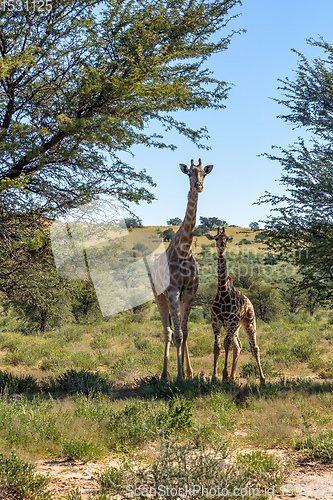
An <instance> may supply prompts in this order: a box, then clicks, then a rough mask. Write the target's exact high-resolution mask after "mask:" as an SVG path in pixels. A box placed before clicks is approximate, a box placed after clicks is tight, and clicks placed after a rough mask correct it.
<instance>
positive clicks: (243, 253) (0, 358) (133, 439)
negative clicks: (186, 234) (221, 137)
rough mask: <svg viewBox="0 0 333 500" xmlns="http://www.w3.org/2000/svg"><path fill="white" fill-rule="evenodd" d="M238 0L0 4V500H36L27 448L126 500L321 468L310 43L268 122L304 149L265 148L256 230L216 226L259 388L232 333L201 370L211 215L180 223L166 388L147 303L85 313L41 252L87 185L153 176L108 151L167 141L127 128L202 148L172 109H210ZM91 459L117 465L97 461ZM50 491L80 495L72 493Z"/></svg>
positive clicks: (320, 198) (252, 485) (323, 370)
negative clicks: (280, 119)
mask: <svg viewBox="0 0 333 500" xmlns="http://www.w3.org/2000/svg"><path fill="white" fill-rule="evenodd" d="M239 3H240V2H239V1H238V0H226V1H223V2H220V1H217V0H216V1H213V2H211V1H207V2H197V1H185V0H179V1H177V2H176V3H175V2H172V1H170V2H160V1H159V2H157V1H152V2H141V1H139V0H138V1H133V2H132V1H127V0H125V1H123V2H119V1H117V2H115V1H113V0H110V1H107V2H98V1H96V2H95V1H91V2H86V1H84V2H82V1H81V0H74V1H73V0H64V1H61V2H56V1H55V2H53V4H52V9H51V10H50V9H47V10H45V11H43V12H39V13H38V15H37V14H36V13H35V12H33V11H29V10H17V11H15V10H11V9H7V10H6V8H4V9H2V10H1V11H0V54H1V66H0V80H1V89H0V127H1V128H0V158H1V168H0V294H1V295H0V304H1V311H0V314H1V316H0V390H1V393H0V431H1V432H0V446H1V454H0V486H1V490H0V495H2V493H3V494H4V495H5V498H8V499H9V498H13V499H14V498H31V499H36V500H37V499H47V498H51V496H52V494H51V489H50V487H51V486H52V484H51V485H50V482H51V478H49V477H47V476H45V475H43V474H40V473H39V472H38V470H37V469H36V467H35V465H32V464H33V463H37V461H38V459H44V460H46V459H48V460H50V459H52V460H72V461H74V460H77V461H79V460H80V461H88V460H98V461H99V462H98V463H99V464H100V472H99V473H97V474H95V480H96V482H97V484H98V489H96V492H95V493H91V495H90V499H92V498H95V499H99V500H106V499H109V498H111V497H113V496H115V495H118V498H119V497H120V498H125V497H126V494H127V493H128V489H127V487H128V485H133V486H134V487H135V488H136V489H137V491H139V495H137V496H139V497H141V498H147V496H149V491H150V490H149V489H151V488H152V489H153V490H154V488H155V489H156V488H158V486H159V485H161V484H162V485H163V484H164V485H165V486H169V487H170V488H171V487H172V488H176V489H177V488H178V489H179V488H183V489H184V488H186V487H190V486H191V485H193V484H200V485H202V487H203V488H205V489H206V490H207V489H208V490H209V491H210V489H212V488H215V487H216V485H219V486H220V487H221V488H222V489H223V491H222V492H221V494H220V497H223V498H231V497H234V496H237V495H236V494H235V488H237V489H238V491H239V490H242V488H243V489H244V491H245V494H249V495H250V494H251V495H253V496H254V495H255V496H256V497H257V498H260V497H263V498H264V497H267V489H269V488H276V489H279V488H281V487H283V486H284V485H285V483H287V482H288V479H289V476H290V474H291V473H292V469H293V463H292V460H291V458H290V457H292V456H293V454H294V453H301V454H302V456H304V457H308V458H309V459H312V460H316V461H321V462H323V463H331V462H332V460H333V437H332V429H333V410H332V389H333V356H332V347H331V344H332V340H333V312H332V309H331V308H332V244H331V240H332V182H331V181H332V149H331V139H332V137H331V135H332V103H333V100H332V81H333V77H332V70H331V65H332V53H333V48H332V47H331V46H330V45H329V44H327V43H325V42H324V41H320V42H312V43H314V44H315V45H317V46H318V47H319V48H321V49H323V50H324V53H325V56H326V59H324V60H322V59H317V60H315V61H314V62H312V63H309V62H308V61H307V60H306V59H305V57H304V56H302V55H299V56H300V60H301V62H300V65H299V68H298V72H297V77H296V80H295V82H290V81H289V80H287V81H285V82H283V91H284V92H285V99H281V103H282V104H284V105H286V106H287V107H289V109H290V110H291V112H290V114H289V115H285V116H284V119H285V120H286V121H289V122H291V123H293V124H294V125H297V126H305V127H307V128H308V130H310V132H311V133H313V134H314V140H313V142H312V143H311V144H312V145H311V147H310V146H309V145H308V144H307V143H306V141H304V140H300V142H299V143H298V144H297V145H294V147H293V148H291V149H289V150H287V149H282V151H281V156H271V158H272V159H274V160H278V161H280V162H281V163H282V165H283V168H284V174H283V177H282V183H284V184H285V185H286V186H287V187H288V190H287V194H286V195H285V196H283V197H277V196H274V195H271V194H267V195H266V196H265V197H264V198H263V199H262V200H261V201H262V202H265V201H270V202H272V203H273V206H274V210H273V215H272V216H271V217H270V218H269V219H268V220H267V221H266V225H265V229H264V230H263V231H258V223H251V225H250V229H248V230H245V229H241V228H237V227H235V226H229V227H228V229H227V232H228V234H229V235H231V236H234V240H233V244H232V245H229V247H228V252H227V260H228V265H229V274H230V275H231V276H232V279H233V281H234V283H235V285H236V286H237V287H238V288H240V289H241V290H242V291H243V292H244V293H245V294H246V295H247V296H248V297H249V298H250V299H251V301H252V302H253V304H254V307H255V310H256V315H257V319H258V343H259V346H260V349H261V357H262V366H263V370H264V372H265V375H266V378H267V383H266V385H264V386H260V387H259V386H258V384H257V382H256V375H257V374H256V366H255V364H254V362H253V360H252V359H251V356H250V352H249V348H248V347H247V344H246V342H243V345H244V346H243V352H242V354H241V359H240V362H239V369H238V378H237V380H236V382H229V383H222V382H221V381H220V380H212V379H211V377H210V375H211V372H212V346H213V338H212V337H213V335H212V331H211V327H210V324H209V323H210V313H209V310H210V305H211V302H212V299H213V297H214V295H215V292H216V251H215V243H214V244H208V243H207V240H206V239H205V238H204V236H203V235H202V234H203V232H204V231H208V230H212V228H213V227H214V226H215V225H216V224H225V221H222V220H220V219H219V218H218V217H201V219H200V227H198V228H197V229H196V233H195V241H194V247H195V253H196V255H197V259H198V262H199V265H200V287H199V290H198V294H197V298H196V302H195V304H194V307H193V310H192V313H191V317H190V322H189V327H190V328H189V329H190V337H189V349H190V355H191V358H192V363H193V368H194V371H195V377H194V378H193V379H192V380H187V381H184V382H175V381H174V375H175V367H176V362H175V353H174V351H173V350H172V351H171V359H170V380H169V381H168V382H166V381H161V380H159V373H160V370H161V364H162V357H163V349H164V345H163V344H164V341H163V337H162V331H161V330H162V329H161V323H160V319H159V316H158V312H157V309H156V306H155V304H154V303H153V302H147V303H145V304H143V305H138V306H136V307H134V308H132V309H131V310H127V311H125V312H122V313H119V314H117V315H114V316H110V317H108V318H103V317H102V314H101V311H100V308H99V304H98V301H97V296H96V291H95V289H94V287H93V283H92V280H91V276H90V275H89V273H88V274H87V279H86V280H80V279H72V280H70V279H68V277H64V276H60V275H59V274H58V273H57V272H56V268H55V264H54V259H53V255H52V251H51V242H50V234H49V232H50V225H51V223H52V221H53V220H54V219H55V218H56V217H57V216H59V215H60V214H64V213H66V212H67V211H68V210H69V209H71V208H73V207H76V206H79V205H82V204H84V203H87V202H89V201H91V200H92V199H94V197H95V196H96V195H98V196H100V195H117V196H118V197H119V199H120V200H121V201H122V202H124V203H126V202H128V201H136V202H139V201H140V200H146V201H150V200H152V195H151V193H150V192H149V190H148V189H146V187H142V183H144V184H145V186H147V185H148V186H149V185H150V186H152V185H153V179H151V178H150V177H149V176H147V175H146V172H144V171H142V172H136V171H135V169H134V168H133V167H131V166H130V165H127V164H125V163H124V162H122V161H121V160H120V158H119V152H122V151H128V150H129V149H130V148H131V146H132V145H134V144H145V145H147V146H155V147H158V148H166V147H170V148H172V149H173V148H175V146H174V145H173V144H171V145H167V144H166V143H165V142H164V139H163V137H162V136H160V135H156V134H152V135H147V134H146V132H145V130H147V125H148V124H149V123H150V122H152V121H153V120H157V121H158V122H159V123H160V124H161V125H162V127H164V129H166V130H169V129H174V130H177V131H178V132H179V133H182V134H184V135H185V136H186V137H187V138H189V139H190V140H192V141H193V142H194V143H195V144H196V145H199V146H201V147H202V146H203V145H204V140H205V139H206V138H207V131H206V129H205V128H203V129H200V130H192V129H191V128H189V127H187V126H186V124H185V123H183V122H180V121H177V120H176V119H175V117H174V112H176V111H179V110H196V109H205V108H214V109H216V110H218V109H221V108H223V106H224V101H225V99H226V97H227V92H228V86H227V85H226V83H225V82H224V81H223V80H221V81H220V80H217V79H215V78H214V77H213V76H212V75H211V73H210V72H209V70H207V69H205V68H204V67H203V66H202V65H203V63H205V61H206V60H207V58H208V57H209V56H210V55H212V54H214V53H216V52H218V51H221V50H225V49H226V48H227V47H228V45H229V42H230V40H231V38H232V35H234V34H235V33H236V31H235V30H230V32H229V33H226V28H227V27H228V23H229V22H230V21H231V19H232V18H233V14H232V7H234V6H235V5H237V4H239ZM4 5H5V7H6V5H7V3H6V2H5V3H4ZM230 11H231V13H230ZM217 33H219V37H217V36H216V34H217ZM221 33H222V34H223V35H221ZM281 206H282V208H281ZM216 215H217V216H218V215H219V214H216ZM169 216H170V217H171V216H173V214H170V215H169ZM179 222H180V221H179V218H177V217H176V218H173V219H172V218H171V219H170V220H169V221H168V224H169V227H168V228H165V227H160V228H150V234H152V233H155V234H156V238H157V235H158V234H160V235H162V236H163V239H164V240H166V242H167V241H169V240H170V238H171V237H172V234H173V231H174V230H175V229H176V228H172V227H170V226H172V225H173V224H172V223H177V224H178V223H179ZM125 223H126V225H127V227H128V228H129V231H130V234H131V237H132V238H133V241H134V243H133V245H132V246H133V248H131V249H130V250H129V251H128V249H127V253H126V252H124V253H123V257H122V258H123V261H122V263H123V264H126V263H127V262H128V260H126V259H128V258H129V255H130V254H131V252H132V250H134V254H135V255H136V256H137V257H138V256H141V257H142V256H145V254H146V251H147V246H146V245H145V244H144V243H142V241H141V242H140V241H139V235H141V236H140V237H142V238H143V236H144V234H145V231H146V230H147V229H146V228H144V227H142V222H141V221H140V220H139V219H138V218H136V217H134V214H129V217H128V219H127V220H126V221H125ZM136 236H137V237H138V239H136V240H135V237H136ZM143 239H144V238H143ZM157 240H158V238H157ZM132 254H133V252H132ZM85 260H86V261H87V258H86V254H85ZM244 449H247V450H250V451H247V452H245V451H244ZM272 449H274V453H272V452H270V450H272ZM277 449H279V450H281V456H280V455H279V453H278V452H277ZM109 456H113V457H114V458H115V460H116V461H117V467H103V460H105V459H106V457H109ZM53 481H56V480H54V479H53ZM249 489H251V493H247V492H248V491H249ZM147 491H148V493H147ZM275 491H276V490H275ZM279 491H280V490H279ZM225 492H227V493H225ZM270 493H274V490H273V491H270ZM245 494H244V495H243V496H245ZM174 496H175V495H174V494H173V492H172V490H171V491H165V492H164V493H163V498H173V497H174ZM202 496H203V495H202V492H201V491H199V492H195V494H194V492H193V491H192V494H191V495H190V497H191V498H202ZM215 497H216V495H215ZM67 498H69V499H71V500H79V499H81V498H82V496H81V493H80V491H79V489H76V490H73V491H71V492H68V495H67Z"/></svg>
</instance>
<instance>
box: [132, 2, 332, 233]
mask: <svg viewBox="0 0 333 500" xmlns="http://www.w3.org/2000/svg"><path fill="white" fill-rule="evenodd" d="M238 10H239V12H241V14H242V15H241V16H240V17H238V18H237V19H235V20H233V21H232V23H231V24H230V25H229V29H231V28H233V29H235V30H237V29H239V28H244V29H246V30H247V32H246V33H245V34H242V35H235V36H234V37H233V39H232V42H231V44H230V46H229V49H228V50H227V51H225V52H222V53H220V54H217V55H215V56H213V57H212V58H211V59H210V60H209V61H208V63H207V66H208V67H209V68H210V69H212V70H213V71H214V75H215V76H216V77H218V78H220V79H223V80H225V81H227V82H229V83H230V84H233V87H232V89H231V91H230V93H229V98H228V99H227V100H226V101H225V104H226V106H227V107H226V109H223V110H218V111H217V110H202V111H196V112H188V113H186V112H183V113H179V114H178V115H176V116H177V117H178V118H180V119H182V120H184V121H186V123H187V124H188V125H190V126H192V127H194V128H196V127H198V128H199V127H201V126H203V125H206V126H207V128H208V131H209V135H210V139H209V141H208V144H209V146H210V147H211V150H210V151H205V150H200V149H198V148H197V147H196V146H194V145H193V144H192V143H191V142H190V141H189V140H187V139H185V138H183V137H182V136H180V135H178V134H175V133H170V134H168V135H166V136H165V137H166V139H169V142H173V143H175V144H176V145H177V146H178V149H177V150H176V151H174V152H171V151H168V150H157V149H153V148H144V147H143V146H140V147H135V148H133V153H134V155H135V156H134V157H133V158H131V157H130V156H129V155H128V156H127V157H123V159H125V160H126V161H128V162H129V163H130V164H131V165H132V166H133V167H134V168H135V169H136V170H140V169H142V168H146V170H147V173H148V174H150V175H151V176H152V177H153V179H154V181H155V182H156V183H157V187H156V188H155V189H154V190H153V192H154V194H155V196H156V198H157V199H156V200H155V201H154V202H153V203H151V204H147V203H143V202H142V203H141V204H140V205H134V204H133V205H131V209H132V210H133V211H134V212H135V213H136V214H137V215H138V216H139V217H140V218H141V219H142V221H143V224H144V225H165V224H166V221H167V220H168V219H170V218H171V217H176V216H177V217H181V218H183V216H184V213H185V210H186V202H187V193H188V190H189V181H188V178H187V176H185V175H184V174H182V173H181V171H180V169H179V163H186V164H189V163H190V160H191V158H194V160H195V162H197V160H198V158H199V157H201V158H202V161H203V163H204V165H207V164H213V165H214V169H213V171H212V173H211V174H210V175H209V176H207V177H206V179H205V185H204V190H203V192H202V193H200V194H199V201H198V212H197V220H198V222H199V216H204V217H219V218H220V219H222V220H226V221H227V222H228V224H235V225H239V226H243V227H247V226H248V225H249V223H250V222H253V221H259V220H261V219H265V217H266V216H267V215H268V214H269V206H267V205H260V206H258V205H254V203H255V202H256V201H257V200H258V198H259V197H260V196H262V195H263V194H264V192H265V191H266V190H267V191H269V192H272V193H275V194H278V193H281V192H282V187H281V186H280V185H279V182H278V179H279V177H280V173H281V166H280V164H279V163H278V162H273V161H270V160H269V159H267V158H265V157H260V156H258V155H260V154H261V153H265V152H268V153H269V152H271V146H272V145H279V146H283V147H287V146H288V144H292V143H293V142H295V140H297V137H298V136H300V135H303V134H304V131H303V130H301V129H298V130H293V129H292V127H291V125H290V124H287V123H285V122H283V120H281V119H278V118H277V115H279V114H281V113H283V112H284V109H283V107H282V106H281V105H278V104H277V103H276V102H275V101H274V100H273V99H272V98H278V97H281V92H280V91H279V90H278V86H279V83H278V79H279V78H280V79H284V78H285V77H287V76H289V77H290V78H293V72H294V71H295V70H296V69H297V61H298V57H297V55H296V54H295V53H294V52H292V51H291V49H292V48H294V49H296V50H297V51H299V52H301V53H303V54H304V55H305V56H306V57H307V58H308V59H312V58H314V57H318V56H319V57H320V56H324V54H323V52H321V51H320V50H319V49H316V48H313V47H311V46H310V45H308V44H307V43H306V39H307V38H311V37H312V38H314V39H319V37H320V36H322V37H323V38H324V39H325V40H326V41H327V42H329V43H333V32H332V21H333V2H332V1H331V0H317V1H316V2H315V3H314V2H313V1H310V0H244V2H243V5H242V6H241V7H240V8H239V9H238ZM235 12H236V11H235ZM152 130H153V128H152Z"/></svg>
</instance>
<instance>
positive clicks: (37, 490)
mask: <svg viewBox="0 0 333 500" xmlns="http://www.w3.org/2000/svg"><path fill="white" fill-rule="evenodd" d="M49 482H50V480H49V478H48V477H46V476H44V475H42V474H38V473H37V472H36V471H35V466H34V465H31V464H29V463H27V462H25V461H23V460H21V459H20V458H19V457H18V456H17V455H16V454H15V453H14V452H13V453H11V455H10V456H8V457H7V456H5V455H3V454H0V484H1V486H2V487H5V488H8V489H9V490H14V491H15V492H17V493H19V494H20V495H22V498H28V499H31V500H49V499H51V493H50V492H47V491H45V489H46V487H47V485H48V484H49Z"/></svg>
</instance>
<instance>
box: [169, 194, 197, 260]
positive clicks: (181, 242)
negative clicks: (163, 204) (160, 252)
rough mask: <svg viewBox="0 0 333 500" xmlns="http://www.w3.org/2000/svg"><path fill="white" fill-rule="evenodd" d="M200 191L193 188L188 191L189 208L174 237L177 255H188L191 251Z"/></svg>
mask: <svg viewBox="0 0 333 500" xmlns="http://www.w3.org/2000/svg"><path fill="white" fill-rule="evenodd" d="M197 204H198V191H197V190H196V189H191V190H190V191H189V193H188V201H187V208H186V213H185V217H184V220H183V222H182V225H181V226H180V228H179V229H178V231H177V233H176V235H175V238H174V248H175V250H176V251H177V255H178V256H180V257H187V256H188V255H189V254H190V253H191V245H192V240H193V234H194V228H195V223H196V218H197Z"/></svg>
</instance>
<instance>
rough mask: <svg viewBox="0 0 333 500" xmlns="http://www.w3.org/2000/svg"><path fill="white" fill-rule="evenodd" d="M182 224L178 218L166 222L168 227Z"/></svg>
mask: <svg viewBox="0 0 333 500" xmlns="http://www.w3.org/2000/svg"><path fill="white" fill-rule="evenodd" d="M181 223H182V220H181V218H180V217H173V218H171V219H170V220H167V224H168V226H180V225H181Z"/></svg>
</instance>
